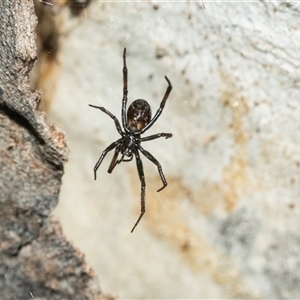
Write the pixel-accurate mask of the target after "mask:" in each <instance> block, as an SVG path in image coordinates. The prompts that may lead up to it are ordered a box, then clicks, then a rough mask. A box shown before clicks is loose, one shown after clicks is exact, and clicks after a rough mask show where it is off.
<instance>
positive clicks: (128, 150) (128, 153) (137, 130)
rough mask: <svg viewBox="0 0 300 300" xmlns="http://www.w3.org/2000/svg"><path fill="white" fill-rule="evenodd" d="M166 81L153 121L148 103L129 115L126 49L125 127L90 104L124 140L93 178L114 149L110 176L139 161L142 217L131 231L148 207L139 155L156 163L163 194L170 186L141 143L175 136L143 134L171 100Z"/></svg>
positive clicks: (135, 106) (134, 107) (117, 143)
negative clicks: (124, 164) (117, 168)
mask: <svg viewBox="0 0 300 300" xmlns="http://www.w3.org/2000/svg"><path fill="white" fill-rule="evenodd" d="M165 79H166V81H167V82H168V87H167V90H166V92H165V95H164V97H163V99H162V101H161V103H160V107H159V109H158V110H157V112H156V114H155V115H154V117H153V118H151V107H150V105H149V103H148V102H147V101H146V100H143V99H137V100H135V101H133V102H132V103H131V105H130V106H129V108H128V111H127V113H126V105H127V95H128V90H127V81H128V80H127V65H126V48H124V52H123V100H122V125H123V130H122V128H121V125H120V123H119V120H118V119H117V118H116V117H115V116H114V115H113V114H112V113H111V112H109V111H108V110H106V109H105V108H104V107H101V106H95V105H91V104H89V106H91V107H94V108H97V109H100V110H102V111H103V112H104V113H106V114H107V115H109V116H110V117H111V118H112V119H113V120H114V122H115V126H116V129H117V131H118V132H119V134H120V135H121V138H120V139H118V140H117V141H115V142H113V143H111V144H110V145H109V146H108V147H107V148H106V149H105V150H104V151H103V152H102V154H101V156H100V158H99V159H98V161H97V163H96V165H95V167H94V179H95V180H96V178H97V170H98V168H99V167H100V165H101V163H102V161H103V159H104V157H105V156H106V154H107V153H108V152H109V151H111V150H113V149H115V153H114V156H113V158H112V160H111V163H110V165H109V168H108V173H111V172H112V171H113V169H114V168H115V166H116V165H117V164H119V163H121V162H122V161H123V162H128V161H131V160H132V159H133V156H135V158H136V166H137V170H138V174H139V178H140V181H141V214H140V216H139V218H138V220H137V221H136V223H135V224H134V226H133V228H132V230H131V232H133V230H134V229H135V227H136V226H137V224H138V223H139V221H140V220H141V218H142V217H143V215H144V213H145V211H146V207H145V189H146V182H145V175H144V168H143V163H142V160H141V158H140V154H139V152H141V153H142V154H143V155H144V156H146V157H147V158H148V159H149V160H150V161H151V162H153V163H154V164H155V165H156V166H157V169H158V172H159V175H160V178H161V180H162V182H163V186H162V187H161V188H160V189H159V190H158V192H159V191H161V190H162V189H164V188H165V187H166V186H167V181H166V179H165V176H164V174H163V172H162V167H161V165H160V163H159V162H158V160H156V158H155V157H154V156H153V155H152V154H151V153H150V152H148V151H147V150H145V149H144V148H143V147H142V146H141V143H142V142H146V141H150V140H154V139H157V138H160V137H165V138H166V139H167V138H170V137H172V134H171V133H157V134H154V135H150V136H147V137H141V135H142V134H143V133H144V132H145V131H146V130H148V129H149V128H150V127H151V126H152V125H153V124H154V123H155V122H156V120H157V119H158V117H159V116H160V114H161V113H162V111H163V109H164V106H165V103H166V101H167V99H168V96H169V94H170V92H171V90H172V85H171V82H170V81H169V79H168V78H167V77H166V76H165ZM119 154H121V157H120V159H118V156H119Z"/></svg>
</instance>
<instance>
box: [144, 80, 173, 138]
mask: <svg viewBox="0 0 300 300" xmlns="http://www.w3.org/2000/svg"><path fill="white" fill-rule="evenodd" d="M165 78H166V80H167V82H168V87H167V90H166V92H165V95H164V97H163V99H162V100H161V103H160V107H159V109H158V110H157V112H156V114H155V115H154V117H153V118H152V120H151V121H150V122H149V123H148V124H147V125H146V126H145V127H144V128H143V129H142V130H141V132H140V133H141V134H142V133H143V132H145V131H146V130H148V129H149V128H150V127H151V126H152V125H153V124H154V123H155V121H156V120H157V119H158V117H159V116H160V115H161V113H162V111H163V109H164V107H165V104H166V101H167V99H168V97H169V94H170V93H171V90H172V85H171V82H170V80H169V79H168V77H167V76H165Z"/></svg>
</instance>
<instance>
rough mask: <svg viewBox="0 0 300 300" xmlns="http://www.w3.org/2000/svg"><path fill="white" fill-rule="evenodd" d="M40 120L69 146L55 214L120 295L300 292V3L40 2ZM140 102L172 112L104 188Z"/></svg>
mask: <svg viewBox="0 0 300 300" xmlns="http://www.w3.org/2000/svg"><path fill="white" fill-rule="evenodd" d="M35 4H36V13H37V16H38V20H39V23H38V28H37V34H38V45H39V55H38V57H39V59H38V62H37V63H36V66H35V69H34V70H33V71H32V74H31V83H32V88H33V89H39V90H41V91H42V103H41V107H40V108H41V109H42V110H44V111H46V113H47V115H48V120H49V122H51V123H54V124H56V125H57V126H58V127H60V128H61V129H63V130H64V131H65V134H66V139H67V142H68V146H69V148H70V157H69V162H68V163H67V164H66V165H65V174H64V177H63V185H62V188H61V191H60V200H59V204H58V206H57V207H56V209H55V211H54V212H53V217H54V218H55V219H58V220H59V221H60V222H61V224H62V226H63V230H64V233H65V235H66V236H67V237H68V239H69V241H71V242H72V243H73V244H74V245H75V246H76V247H77V248H78V249H80V250H81V251H82V252H83V253H84V254H85V257H86V261H87V262H88V264H89V265H90V266H91V267H92V268H93V269H94V271H95V272H96V273H97V274H98V277H99V281H100V286H101V288H102V290H103V291H104V292H106V293H110V294H113V295H115V296H117V297H119V298H127V299H133V298H165V299H169V298H176V299H178V298H218V299H221V298H223V299H224V298H226V299H228V298H248V299H250V298H251V299H253V298H281V299H283V298H298V297H300V285H299V284H298V283H299V281H300V273H299V272H300V271H299V264H300V255H299V253H300V233H299V232H300V231H299V229H300V218H299V210H300V202H299V195H300V185H299V183H300V178H299V172H300V150H299V149H300V147H299V146H300V143H299V142H300V140H299V132H300V118H299V112H300V103H299V87H300V81H299V78H300V77H299V61H300V59H299V58H300V57H299V56H300V55H299V49H300V21H299V20H300V5H299V4H297V3H296V2H289V1H284V2H282V1H281V2H272V3H271V2H266V1H253V2H251V3H250V2H246V1H239V2H222V3H219V2H215V1H204V2H202V1H182V2H166V1H96V0H94V1H93V0H91V1H80V0H73V1H67V0H65V1H54V0H53V1H50V0H48V1H46V0H45V1H35ZM124 47H126V49H127V67H128V89H129V94H128V105H129V104H130V103H131V102H132V101H134V100H135V99H138V98H142V99H145V100H147V101H148V102H149V104H150V105H151V108H152V113H153V115H154V113H155V112H156V110H157V109H158V107H159V105H160V101H161V99H162V97H163V95H164V93H165V90H166V88H167V82H166V80H165V79H164V76H165V75H166V76H168V78H169V79H170V81H171V83H172V85H173V90H172V92H171V94H170V96H169V98H168V100H167V103H166V106H165V109H164V111H163V113H162V115H161V117H160V118H159V119H158V121H157V122H156V123H155V125H154V126H153V127H151V129H150V130H149V131H147V132H146V133H145V134H144V136H147V135H151V134H155V133H159V132H167V133H172V134H173V137H172V138H171V139H167V140H166V139H164V138H161V139H157V140H153V141H148V142H145V143H144V144H143V147H144V148H145V149H146V150H148V151H149V152H150V153H152V154H153V156H154V157H155V158H156V159H157V160H158V161H159V162H160V163H161V165H162V168H163V171H164V174H165V177H166V179H167V181H168V186H167V187H166V188H165V189H164V190H163V191H161V192H159V193H157V192H156V191H157V190H158V189H159V188H160V187H161V186H162V183H161V179H160V177H159V174H158V172H157V168H156V166H155V165H154V164H153V163H152V162H150V161H149V160H148V159H147V158H146V157H143V156H142V155H141V157H142V160H143V164H144V172H145V177H146V183H147V186H146V213H145V215H144V217H143V218H142V220H141V222H140V223H139V225H138V226H137V228H136V229H135V231H134V232H133V233H130V230H131V228H132V226H133V225H134V223H135V222H136V220H137V218H138V216H139V214H140V182H139V177H138V173H137V169H136V164H135V161H134V160H133V161H131V162H129V163H125V162H123V163H121V164H119V165H117V166H116V168H115V169H114V171H113V172H112V174H108V173H107V169H108V166H109V163H110V161H111V158H112V155H113V152H112V153H110V154H108V155H107V156H106V158H105V160H104V161H103V163H102V165H101V166H100V168H99V169H98V172H97V181H94V178H93V168H94V165H95V164H96V162H97V160H98V159H99V157H100V155H101V153H102V151H103V150H104V149H105V148H106V147H107V146H108V145H109V144H110V143H112V142H113V141H115V140H117V139H118V138H119V134H118V132H117V130H116V128H115V125H114V122H113V120H112V119H110V118H109V116H107V115H106V114H104V113H103V112H101V111H100V110H96V109H93V108H91V107H89V106H88V104H93V105H98V106H104V107H105V108H106V109H108V110H109V111H110V112H112V113H113V114H114V115H116V116H117V118H118V119H119V120H121V104H122V103H121V101H122V92H123V91H122V89H123V81H122V77H123V75H122V67H123V65H122V64H123V62H122V53H123V49H124Z"/></svg>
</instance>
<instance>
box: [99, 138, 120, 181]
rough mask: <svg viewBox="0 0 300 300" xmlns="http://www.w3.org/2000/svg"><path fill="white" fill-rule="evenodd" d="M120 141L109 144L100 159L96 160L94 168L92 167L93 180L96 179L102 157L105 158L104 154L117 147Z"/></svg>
mask: <svg viewBox="0 0 300 300" xmlns="http://www.w3.org/2000/svg"><path fill="white" fill-rule="evenodd" d="M119 142H120V140H117V141H115V142H113V143H111V144H110V145H109V146H108V147H107V148H106V149H105V150H104V151H103V152H102V154H101V156H100V158H99V159H98V161H97V163H96V165H95V167H94V179H95V180H96V179H97V170H98V168H99V167H100V165H101V163H102V160H103V159H104V157H105V156H106V154H107V153H108V152H109V151H111V150H112V149H114V148H115V147H117V146H118V145H119Z"/></svg>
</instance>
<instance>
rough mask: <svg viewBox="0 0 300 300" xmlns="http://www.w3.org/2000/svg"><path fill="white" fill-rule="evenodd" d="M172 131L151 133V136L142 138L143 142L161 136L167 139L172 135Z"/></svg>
mask: <svg viewBox="0 0 300 300" xmlns="http://www.w3.org/2000/svg"><path fill="white" fill-rule="evenodd" d="M172 136H173V135H172V133H163V132H162V133H157V134H153V135H149V136H146V137H144V138H141V142H146V141H151V140H154V139H158V138H160V137H165V138H166V139H168V138H170V137H172Z"/></svg>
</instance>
